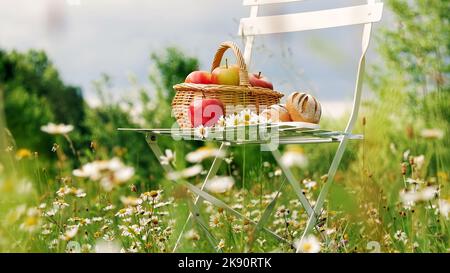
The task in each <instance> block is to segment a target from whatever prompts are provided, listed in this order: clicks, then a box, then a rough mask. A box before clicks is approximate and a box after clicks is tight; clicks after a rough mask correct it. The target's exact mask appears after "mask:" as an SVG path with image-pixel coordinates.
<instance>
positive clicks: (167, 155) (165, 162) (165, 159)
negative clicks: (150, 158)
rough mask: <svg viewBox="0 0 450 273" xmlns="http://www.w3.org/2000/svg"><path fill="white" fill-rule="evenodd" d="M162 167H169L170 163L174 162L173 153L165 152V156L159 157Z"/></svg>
mask: <svg viewBox="0 0 450 273" xmlns="http://www.w3.org/2000/svg"><path fill="white" fill-rule="evenodd" d="M160 160H161V164H162V165H169V164H170V163H171V162H174V161H175V153H174V152H172V150H170V149H166V150H165V155H162V156H161V157H160Z"/></svg>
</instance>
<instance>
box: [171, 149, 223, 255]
mask: <svg viewBox="0 0 450 273" xmlns="http://www.w3.org/2000/svg"><path fill="white" fill-rule="evenodd" d="M227 149H228V146H227V145H226V144H225V143H223V142H222V144H221V145H220V148H219V151H220V152H222V151H223V152H226V150H227ZM222 161H223V160H222V157H216V158H214V161H213V163H212V165H211V167H210V169H209V171H208V174H207V175H206V178H205V180H204V181H203V183H202V186H201V187H200V189H201V190H203V189H204V188H205V185H206V183H207V182H208V180H209V179H211V178H212V177H214V176H215V175H216V174H217V171H218V170H219V167H220V165H221V163H222ZM199 199H200V196H199V195H197V197H196V198H195V201H194V206H196V205H197V203H198V202H199ZM192 216H193V214H192V213H189V215H188V217H187V219H186V221H185V222H184V224H183V227H182V228H181V231H180V234H179V235H178V238H177V241H176V243H175V246H174V247H173V250H172V252H175V251H176V250H177V248H178V246H179V245H180V241H181V238H182V237H183V234H184V231H185V230H186V227H187V225H188V223H189V221H190V220H191V218H192Z"/></svg>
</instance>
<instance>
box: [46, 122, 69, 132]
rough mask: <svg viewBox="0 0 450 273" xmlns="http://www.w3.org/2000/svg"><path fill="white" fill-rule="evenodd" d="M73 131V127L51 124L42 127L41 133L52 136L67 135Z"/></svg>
mask: <svg viewBox="0 0 450 273" xmlns="http://www.w3.org/2000/svg"><path fill="white" fill-rule="evenodd" d="M72 130H73V125H66V124H62V123H61V124H54V123H52V122H50V123H49V124H47V125H44V126H41V131H43V132H45V133H47V134H51V135H65V134H68V133H70V132H72Z"/></svg>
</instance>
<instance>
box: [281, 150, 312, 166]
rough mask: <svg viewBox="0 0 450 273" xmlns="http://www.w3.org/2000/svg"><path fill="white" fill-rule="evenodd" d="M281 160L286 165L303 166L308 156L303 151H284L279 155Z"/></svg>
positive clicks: (306, 162) (305, 164)
mask: <svg viewBox="0 0 450 273" xmlns="http://www.w3.org/2000/svg"><path fill="white" fill-rule="evenodd" d="M281 162H282V163H283V164H284V165H285V166H286V167H294V166H296V167H299V168H305V167H306V166H307V165H308V158H307V157H306V155H305V154H304V153H303V152H301V151H296V150H293V151H287V152H285V153H284V154H283V156H282V157H281Z"/></svg>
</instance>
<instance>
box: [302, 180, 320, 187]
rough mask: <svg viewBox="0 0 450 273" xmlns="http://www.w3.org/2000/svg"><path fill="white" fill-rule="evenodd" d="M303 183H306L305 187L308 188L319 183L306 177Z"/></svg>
mask: <svg viewBox="0 0 450 273" xmlns="http://www.w3.org/2000/svg"><path fill="white" fill-rule="evenodd" d="M303 184H304V185H305V187H306V188H307V189H312V188H314V187H315V186H316V185H317V182H316V181H312V180H310V179H305V180H303Z"/></svg>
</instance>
